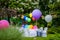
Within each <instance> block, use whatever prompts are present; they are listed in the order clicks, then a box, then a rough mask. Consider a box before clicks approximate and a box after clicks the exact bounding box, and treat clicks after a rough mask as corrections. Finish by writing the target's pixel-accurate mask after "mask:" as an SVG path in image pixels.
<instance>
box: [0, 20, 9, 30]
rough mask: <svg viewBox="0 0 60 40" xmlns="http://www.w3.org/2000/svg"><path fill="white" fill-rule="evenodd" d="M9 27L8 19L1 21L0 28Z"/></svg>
mask: <svg viewBox="0 0 60 40" xmlns="http://www.w3.org/2000/svg"><path fill="white" fill-rule="evenodd" d="M8 27H9V22H8V21H7V20H1V21H0V29H3V28H8Z"/></svg>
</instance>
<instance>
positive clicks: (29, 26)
mask: <svg viewBox="0 0 60 40" xmlns="http://www.w3.org/2000/svg"><path fill="white" fill-rule="evenodd" d="M22 27H23V28H25V29H34V30H35V29H38V27H37V26H36V25H34V26H33V25H28V24H26V25H22Z"/></svg>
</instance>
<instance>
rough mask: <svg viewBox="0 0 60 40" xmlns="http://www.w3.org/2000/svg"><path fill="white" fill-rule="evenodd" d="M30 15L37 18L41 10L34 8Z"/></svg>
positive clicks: (40, 14)
mask: <svg viewBox="0 0 60 40" xmlns="http://www.w3.org/2000/svg"><path fill="white" fill-rule="evenodd" d="M32 16H33V17H34V18H35V19H36V20H38V19H39V18H40V17H41V16H42V12H41V11H40V10H39V9H35V10H33V12H32Z"/></svg>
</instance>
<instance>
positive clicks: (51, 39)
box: [23, 34, 60, 40]
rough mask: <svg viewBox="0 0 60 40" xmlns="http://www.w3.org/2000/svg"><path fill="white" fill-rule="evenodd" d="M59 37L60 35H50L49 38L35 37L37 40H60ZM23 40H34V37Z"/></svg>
mask: <svg viewBox="0 0 60 40" xmlns="http://www.w3.org/2000/svg"><path fill="white" fill-rule="evenodd" d="M57 35H59V37H60V34H49V35H48V36H47V37H35V38H36V40H60V38H59V37H58V36H57ZM23 40H34V37H29V38H28V37H26V38H24V39H23Z"/></svg>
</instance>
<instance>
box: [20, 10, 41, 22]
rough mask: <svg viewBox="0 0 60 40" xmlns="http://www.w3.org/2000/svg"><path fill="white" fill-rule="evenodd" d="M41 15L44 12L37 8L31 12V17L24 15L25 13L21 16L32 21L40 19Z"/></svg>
mask: <svg viewBox="0 0 60 40" xmlns="http://www.w3.org/2000/svg"><path fill="white" fill-rule="evenodd" d="M41 16H42V12H41V11H40V10H39V9H35V10H33V12H32V13H30V14H29V17H30V18H28V17H27V16H24V15H22V17H21V18H22V19H24V20H25V21H27V22H31V19H32V20H33V21H35V20H38V19H39V18H40V17H41Z"/></svg>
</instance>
